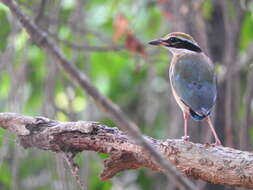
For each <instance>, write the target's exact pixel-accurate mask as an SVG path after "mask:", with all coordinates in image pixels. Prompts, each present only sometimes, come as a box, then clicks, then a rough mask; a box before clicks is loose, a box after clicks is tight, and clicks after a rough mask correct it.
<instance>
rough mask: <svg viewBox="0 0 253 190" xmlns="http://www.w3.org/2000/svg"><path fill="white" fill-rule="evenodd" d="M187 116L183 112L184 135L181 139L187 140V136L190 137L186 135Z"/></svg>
mask: <svg viewBox="0 0 253 190" xmlns="http://www.w3.org/2000/svg"><path fill="white" fill-rule="evenodd" d="M188 118H189V114H188V113H186V112H184V136H183V137H182V139H183V140H184V141H189V138H190V137H189V136H188V135H187V127H188V124H187V121H188Z"/></svg>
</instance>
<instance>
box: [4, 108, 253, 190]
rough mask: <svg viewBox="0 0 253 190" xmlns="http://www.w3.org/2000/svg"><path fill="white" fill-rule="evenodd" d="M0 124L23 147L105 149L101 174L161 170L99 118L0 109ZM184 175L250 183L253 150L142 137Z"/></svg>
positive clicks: (66, 150)
mask: <svg viewBox="0 0 253 190" xmlns="http://www.w3.org/2000/svg"><path fill="white" fill-rule="evenodd" d="M0 126H1V127H2V128H4V129H6V130H9V131H11V132H14V133H16V134H17V136H18V139H19V143H20V145H21V146H23V147H24V148H38V149H42V150H47V151H53V152H64V153H66V155H70V154H71V155H72V156H71V157H72V158H74V156H75V155H76V154H77V153H78V152H82V151H84V150H90V151H95V152H101V153H106V154H109V155H110V157H109V158H107V159H105V161H104V171H103V172H102V174H101V179H102V180H108V179H110V178H112V177H113V176H114V175H116V174H117V173H119V172H121V171H124V170H128V169H139V168H140V167H146V168H149V169H151V170H153V171H155V172H164V169H163V168H161V167H160V166H159V164H157V163H156V162H155V161H154V160H153V159H152V158H151V157H150V156H149V154H148V153H147V152H146V151H145V150H144V149H143V148H142V147H141V146H139V145H137V144H136V143H135V141H134V140H133V139H131V138H130V137H128V136H127V134H126V133H125V132H122V131H120V130H119V129H117V128H110V127H107V126H105V125H103V124H100V123H98V122H86V121H77V122H59V121H55V120H51V119H48V118H44V117H30V116H23V115H19V114H15V113H0ZM144 138H145V139H146V140H147V141H148V142H149V143H150V144H151V145H152V146H154V147H155V148H156V149H158V150H159V151H161V152H162V153H163V154H164V155H165V156H166V158H167V159H168V160H170V161H171V163H173V164H174V166H176V168H177V169H178V170H179V171H181V173H183V174H184V175H186V176H188V177H191V178H194V179H201V180H204V181H207V182H210V183H215V184H224V185H229V186H240V187H247V188H253V154H252V153H250V152H246V151H240V150H236V149H233V148H228V147H222V146H218V147H213V146H211V145H209V144H204V145H202V144H195V143H192V142H184V141H182V140H179V139H167V140H156V139H153V138H151V137H147V136H145V137H144Z"/></svg>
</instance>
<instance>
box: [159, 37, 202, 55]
mask: <svg viewBox="0 0 253 190" xmlns="http://www.w3.org/2000/svg"><path fill="white" fill-rule="evenodd" d="M164 42H167V43H168V44H169V45H168V47H174V48H177V49H187V50H191V51H195V52H201V51H202V50H201V49H200V47H199V46H197V45H195V44H194V43H192V42H190V41H188V40H183V39H180V38H175V37H171V38H169V39H167V40H164Z"/></svg>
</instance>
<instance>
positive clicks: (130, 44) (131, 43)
mask: <svg viewBox="0 0 253 190" xmlns="http://www.w3.org/2000/svg"><path fill="white" fill-rule="evenodd" d="M125 47H126V48H127V49H128V50H129V51H130V52H131V53H139V54H141V55H143V56H146V52H145V50H144V47H143V45H142V44H141V42H140V41H139V40H138V39H137V38H136V37H135V36H134V34H133V33H132V32H131V31H127V35H126V41H125Z"/></svg>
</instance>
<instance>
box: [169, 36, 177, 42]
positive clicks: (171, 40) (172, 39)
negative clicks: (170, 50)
mask: <svg viewBox="0 0 253 190" xmlns="http://www.w3.org/2000/svg"><path fill="white" fill-rule="evenodd" d="M169 40H170V42H171V43H175V42H177V41H178V40H177V38H174V37H171V38H170V39H169Z"/></svg>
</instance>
